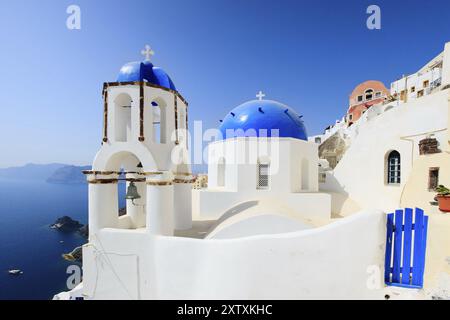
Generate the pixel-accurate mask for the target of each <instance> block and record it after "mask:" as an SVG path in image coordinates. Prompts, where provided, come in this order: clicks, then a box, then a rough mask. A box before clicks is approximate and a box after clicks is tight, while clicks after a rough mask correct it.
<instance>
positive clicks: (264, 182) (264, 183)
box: [256, 161, 270, 189]
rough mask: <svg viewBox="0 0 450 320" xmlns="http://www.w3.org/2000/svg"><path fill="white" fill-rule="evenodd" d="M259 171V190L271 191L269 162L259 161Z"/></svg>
mask: <svg viewBox="0 0 450 320" xmlns="http://www.w3.org/2000/svg"><path fill="white" fill-rule="evenodd" d="M257 170H258V181H257V185H256V187H257V189H269V172H270V164H269V162H268V161H264V162H263V161H258V165H257Z"/></svg>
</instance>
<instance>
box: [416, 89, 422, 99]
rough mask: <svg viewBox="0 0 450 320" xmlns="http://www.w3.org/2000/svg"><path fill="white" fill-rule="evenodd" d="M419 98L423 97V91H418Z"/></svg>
mask: <svg viewBox="0 0 450 320" xmlns="http://www.w3.org/2000/svg"><path fill="white" fill-rule="evenodd" d="M417 97H418V98H420V97H423V90H419V91H417Z"/></svg>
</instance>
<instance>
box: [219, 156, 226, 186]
mask: <svg viewBox="0 0 450 320" xmlns="http://www.w3.org/2000/svg"><path fill="white" fill-rule="evenodd" d="M225 168H226V163H225V158H220V159H219V162H218V164H217V186H218V187H224V186H225Z"/></svg>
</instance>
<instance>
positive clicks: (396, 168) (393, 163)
mask: <svg viewBox="0 0 450 320" xmlns="http://www.w3.org/2000/svg"><path fill="white" fill-rule="evenodd" d="M386 167H387V184H400V181H401V179H400V176H401V168H400V153H399V152H398V151H397V150H392V151H391V152H389V154H388V156H387V159H386Z"/></svg>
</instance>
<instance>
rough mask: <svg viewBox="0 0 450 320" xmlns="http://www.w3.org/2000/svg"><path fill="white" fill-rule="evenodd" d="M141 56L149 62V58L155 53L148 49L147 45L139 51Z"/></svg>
mask: <svg viewBox="0 0 450 320" xmlns="http://www.w3.org/2000/svg"><path fill="white" fill-rule="evenodd" d="M141 54H142V55H143V56H145V60H146V61H147V60H150V58H151V57H152V56H153V55H154V54H155V52H154V51H153V50H152V48H150V46H149V45H148V44H146V45H145V49H143V50H142V51H141Z"/></svg>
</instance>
